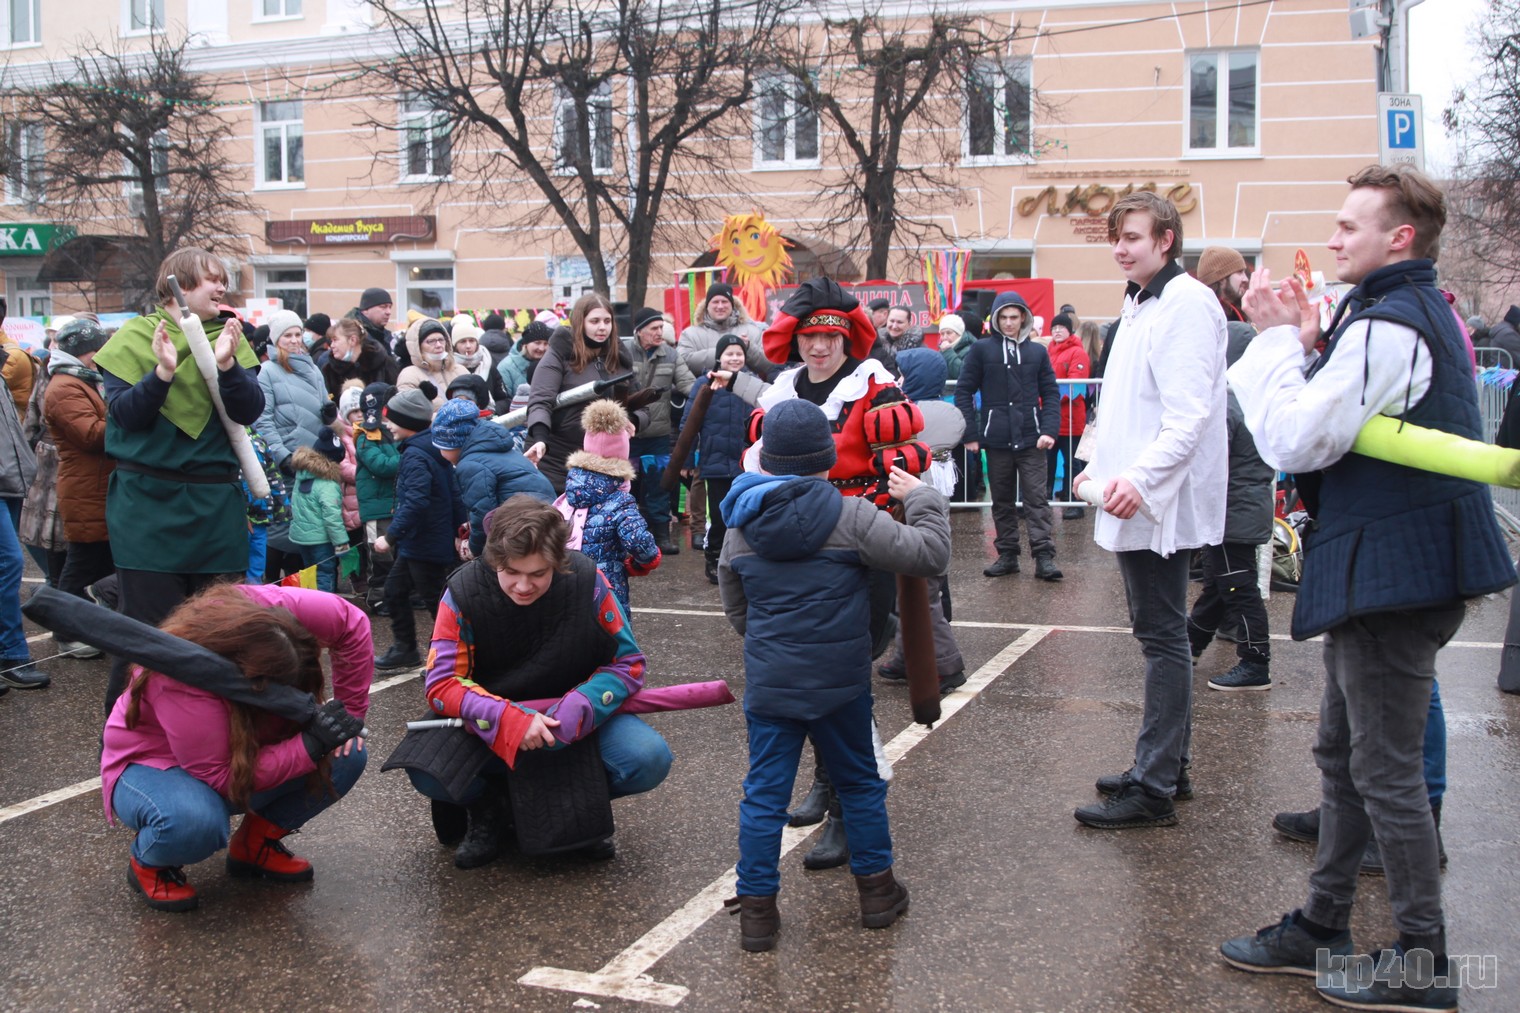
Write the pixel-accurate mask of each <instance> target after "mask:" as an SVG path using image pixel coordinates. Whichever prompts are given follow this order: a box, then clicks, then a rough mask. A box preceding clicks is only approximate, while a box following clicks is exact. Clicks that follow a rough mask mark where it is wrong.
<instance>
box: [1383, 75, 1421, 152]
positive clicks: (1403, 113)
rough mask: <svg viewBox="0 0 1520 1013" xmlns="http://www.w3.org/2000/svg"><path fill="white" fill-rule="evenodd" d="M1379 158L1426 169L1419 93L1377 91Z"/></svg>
mask: <svg viewBox="0 0 1520 1013" xmlns="http://www.w3.org/2000/svg"><path fill="white" fill-rule="evenodd" d="M1378 149H1379V150H1378V161H1379V162H1381V163H1382V164H1383V165H1397V164H1401V163H1407V164H1409V165H1413V166H1414V167H1415V168H1416V169H1420V170H1424V168H1425V125H1424V122H1423V120H1422V119H1421V109H1420V96H1418V95H1396V94H1393V93H1391V92H1379V93H1378Z"/></svg>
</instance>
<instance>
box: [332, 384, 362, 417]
mask: <svg viewBox="0 0 1520 1013" xmlns="http://www.w3.org/2000/svg"><path fill="white" fill-rule="evenodd" d="M363 397H364V385H363V384H362V383H359V382H358V381H357V380H350V381H349V382H348V383H345V384H344V385H343V390H342V392H340V393H339V394H338V421H339V422H340V423H342V424H343V425H345V426H348V425H352V424H353V423H355V422H357V421H359V420H358V419H351V418H349V416H350V415H353V414H355V413H358V414H360V415H362V414H363V412H364V409H363V405H362V404H361V400H362V399H363Z"/></svg>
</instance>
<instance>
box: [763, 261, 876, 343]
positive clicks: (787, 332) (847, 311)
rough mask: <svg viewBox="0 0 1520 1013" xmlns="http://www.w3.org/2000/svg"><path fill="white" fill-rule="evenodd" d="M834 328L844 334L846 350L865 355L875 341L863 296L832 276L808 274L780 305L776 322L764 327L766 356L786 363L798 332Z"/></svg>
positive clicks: (874, 331) (812, 331)
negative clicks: (861, 301) (823, 276)
mask: <svg viewBox="0 0 1520 1013" xmlns="http://www.w3.org/2000/svg"><path fill="white" fill-rule="evenodd" d="M818 331H834V332H836V333H838V334H842V335H844V337H845V354H846V355H851V356H854V357H855V358H857V359H864V358H865V357H866V356H867V355H869V354H871V346H872V345H873V344H875V343H876V327H875V325H874V324H872V323H871V314H870V313H868V312H866V310H865V308H864V307H863V306H861V305H860V300H859V299H856V298H855V297H854V296H853V295H851V294H850V293H848V292H846V291H845V290H844V289H843V288H841V287H840V286H839V283H838V282H837V281H835V280H834V279H832V278H809V279H808V280H807V281H805V282H803V283H802V284H801V285H798V286H797V291H795V292H793V293H792V295H791V298H789V299H787V301H786V303H785V304H784V305H783V306H782V307H781V311H780V313H779V314H778V315H777V317H776V322H775V323H773V324H771V325H770V326H769V327H767V328H766V329H765V339H764V340H765V357H766V358H767V359H769V360H770V361H771V362H775V363H785V362H788V361H794V360H796V359H798V358H801V356H798V355H794V354H793V352H794V351H795V346H796V343H797V335H799V334H812V333H815V332H818Z"/></svg>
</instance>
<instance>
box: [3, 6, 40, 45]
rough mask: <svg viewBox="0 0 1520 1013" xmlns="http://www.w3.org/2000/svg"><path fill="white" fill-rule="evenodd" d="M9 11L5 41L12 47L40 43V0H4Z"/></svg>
mask: <svg viewBox="0 0 1520 1013" xmlns="http://www.w3.org/2000/svg"><path fill="white" fill-rule="evenodd" d="M5 5H6V7H7V8H8V9H9V11H10V19H11V23H10V31H9V35H8V36H7V38H6V40H5V41H7V42H9V43H10V44H11V45H13V46H24V45H27V44H28V43H33V42H41V41H42V0H5Z"/></svg>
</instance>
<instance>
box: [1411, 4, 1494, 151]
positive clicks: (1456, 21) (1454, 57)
mask: <svg viewBox="0 0 1520 1013" xmlns="http://www.w3.org/2000/svg"><path fill="white" fill-rule="evenodd" d="M1483 9H1484V0H1425V2H1424V3H1422V4H1420V5H1419V6H1418V7H1415V8H1412V9H1411V10H1410V12H1409V39H1410V50H1409V87H1410V91H1413V92H1417V93H1419V94H1420V96H1421V97H1422V102H1421V105H1422V107H1423V109H1424V113H1425V167H1426V168H1427V169H1428V170H1430V172H1431V173H1432V174H1433V175H1442V174H1444V173H1445V172H1446V171H1447V170H1448V169H1450V167H1451V144H1450V143H1449V142H1448V141H1447V139H1446V131H1445V130H1444V129H1443V128H1442V127H1441V111H1442V110H1444V109H1445V108H1446V105H1447V103H1449V102H1450V101H1451V93H1452V90H1453V89H1454V88H1456V87H1457V86H1458V85H1462V84H1466V83H1467V82H1469V81H1470V80H1472V78H1473V77H1474V76H1475V74H1476V71H1477V69H1478V62H1477V60H1476V59H1475V58H1474V56H1473V52H1472V46H1471V43H1470V41H1469V36H1470V34H1471V33H1472V30H1473V27H1474V26H1475V25H1476V24H1477V21H1478V17H1479V15H1481V13H1482V12H1483Z"/></svg>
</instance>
